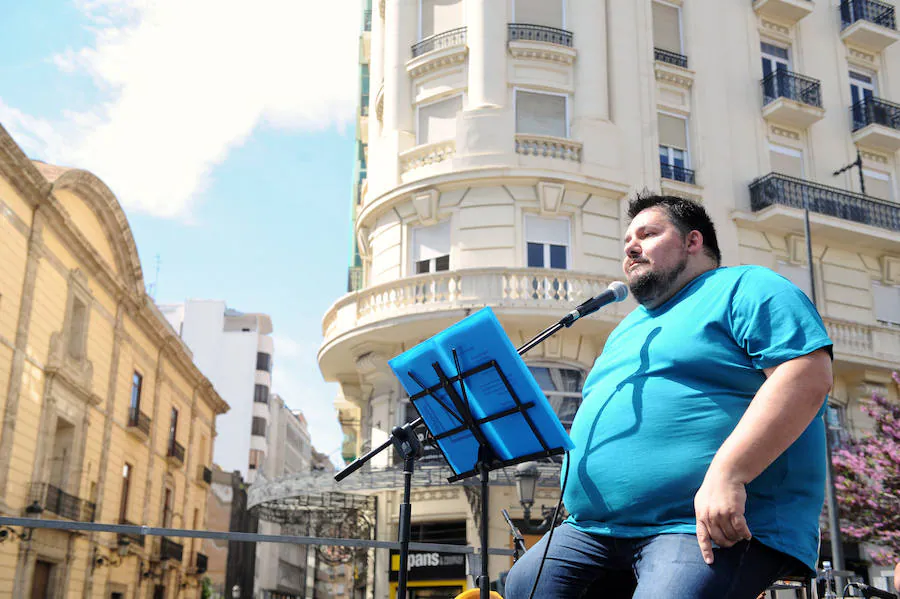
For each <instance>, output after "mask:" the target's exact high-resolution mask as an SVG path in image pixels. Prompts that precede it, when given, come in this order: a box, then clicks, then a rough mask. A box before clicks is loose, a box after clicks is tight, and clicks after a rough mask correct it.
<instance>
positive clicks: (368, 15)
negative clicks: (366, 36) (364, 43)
mask: <svg viewBox="0 0 900 599" xmlns="http://www.w3.org/2000/svg"><path fill="white" fill-rule="evenodd" d="M363 31H372V11H371V10H367V11H365V12H363Z"/></svg>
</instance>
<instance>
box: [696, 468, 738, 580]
mask: <svg viewBox="0 0 900 599" xmlns="http://www.w3.org/2000/svg"><path fill="white" fill-rule="evenodd" d="M746 502H747V491H746V489H744V483H742V482H740V481H738V480H734V479H731V478H729V477H728V476H726V475H724V474H722V473H720V472H717V471H715V470H713V469H712V468H710V470H709V471H707V473H706V477H705V478H704V479H703V484H702V485H700V490H699V491H697V494H696V495H695V496H694V512H695V513H696V515H697V542H698V543H699V544H700V553H701V554H703V561H705V562H706V563H707V564H711V563H713V548H712V544H713V542H715V543H716V544H717V545H719V546H720V547H731V546H732V545H734V544H735V543H737V542H738V541H742V540H744V539H749V538H750V529H749V528H748V527H747V520H745V519H744V505H745V504H746Z"/></svg>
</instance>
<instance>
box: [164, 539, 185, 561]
mask: <svg viewBox="0 0 900 599" xmlns="http://www.w3.org/2000/svg"><path fill="white" fill-rule="evenodd" d="M183 557H184V546H183V545H181V544H180V543H176V542H175V541H172V540H171V539H168V538H166V537H160V538H159V561H161V562H163V561H166V560H169V559H171V560H175V561H176V562H180V561H181V560H182V558H183Z"/></svg>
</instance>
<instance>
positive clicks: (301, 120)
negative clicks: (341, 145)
mask: <svg viewBox="0 0 900 599" xmlns="http://www.w3.org/2000/svg"><path fill="white" fill-rule="evenodd" d="M76 5H77V6H78V8H79V9H81V10H82V12H83V13H84V14H85V15H86V16H87V17H88V19H89V20H90V23H91V31H92V32H93V33H94V39H93V42H92V43H91V44H90V45H88V46H86V47H81V48H69V49H67V50H66V51H65V52H63V53H62V54H60V55H58V56H56V57H54V58H53V60H54V63H55V64H56V66H57V67H58V68H59V69H60V71H61V72H62V73H81V72H83V73H86V74H88V75H89V76H90V77H91V78H92V79H93V81H94V83H95V85H96V86H97V88H98V89H99V90H100V91H101V94H102V95H103V96H104V100H103V102H102V103H100V104H98V105H96V106H94V107H93V108H92V109H91V110H90V111H88V112H87V113H83V114H77V115H74V114H68V115H65V117H66V118H65V121H64V122H58V123H57V122H54V123H53V124H52V127H51V123H49V122H48V121H46V120H39V119H32V118H30V117H28V116H27V115H25V114H23V113H21V112H20V111H17V110H15V109H14V108H10V107H5V106H4V105H3V104H2V102H0V118H3V119H4V123H6V122H7V121H13V124H12V126H8V128H9V129H10V130H11V133H13V134H14V135H16V134H18V135H17V140H22V139H23V138H24V139H25V141H26V143H28V144H29V146H28V147H27V148H26V149H28V150H29V151H32V152H37V153H39V154H40V155H41V156H45V157H46V158H47V159H48V160H51V161H54V162H60V163H63V164H67V165H72V166H78V167H82V168H87V169H89V170H91V171H93V172H94V173H96V174H97V175H98V176H100V178H102V179H103V180H104V181H105V182H106V183H107V184H108V185H109V186H110V187H111V188H112V189H113V191H114V192H116V194H117V196H118V197H119V199H120V201H122V203H123V204H125V205H126V206H128V207H130V208H133V209H137V210H141V211H144V212H148V213H151V214H155V215H159V216H178V215H184V214H186V212H187V211H188V210H189V208H190V206H191V203H192V201H193V198H194V197H196V196H197V195H198V194H199V193H201V192H202V191H203V189H204V188H205V186H206V185H207V184H208V179H209V176H210V173H211V172H212V170H213V169H214V168H215V166H216V165H218V164H219V163H221V162H222V161H223V160H224V159H225V157H226V156H227V154H228V152H229V150H231V149H232V148H234V147H236V146H239V145H240V144H241V143H242V142H243V141H244V140H245V139H246V138H247V137H248V136H249V135H250V134H251V133H252V132H253V130H254V129H256V128H257V127H259V126H260V125H263V124H265V125H269V126H272V127H278V128H290V129H297V130H315V129H322V128H326V127H330V126H335V125H336V126H338V127H342V126H345V125H347V124H348V123H349V122H350V121H351V120H352V119H353V116H354V111H355V106H356V102H357V98H356V96H357V87H358V82H357V62H358V52H359V50H358V35H359V17H358V14H359V3H358V2H357V1H356V0H329V1H327V2H321V1H318V0H256V1H255V2H247V1H246V0H152V1H150V0H76ZM61 76H63V75H61ZM38 150H40V151H38Z"/></svg>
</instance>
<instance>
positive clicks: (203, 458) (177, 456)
mask: <svg viewBox="0 0 900 599" xmlns="http://www.w3.org/2000/svg"><path fill="white" fill-rule="evenodd" d="M0 393H2V395H0V400H2V401H0V407H2V411H3V419H2V421H0V514H2V515H4V516H8V517H22V516H25V517H40V518H42V519H45V520H67V521H93V522H98V523H106V524H119V523H126V524H140V525H147V526H163V527H172V528H198V529H200V528H204V526H205V523H206V505H207V495H208V493H209V480H210V476H211V474H210V465H211V461H212V447H213V439H214V437H215V418H216V415H217V414H222V413H224V412H225V411H226V410H227V409H228V406H227V404H226V403H225V402H224V401H223V400H222V399H221V398H220V397H219V395H218V394H217V393H216V392H215V390H214V389H213V387H212V385H211V384H210V382H209V381H208V380H207V379H206V377H204V376H203V374H202V373H201V372H200V371H199V370H198V369H197V368H196V366H195V365H194V364H193V362H192V358H191V353H190V350H188V348H187V347H186V346H185V345H184V344H183V343H182V342H181V340H180V339H179V337H178V335H177V333H176V332H175V331H173V330H172V329H171V327H170V326H169V325H168V324H167V323H166V321H165V319H164V318H163V317H162V316H161V315H160V314H159V312H158V311H157V309H156V307H155V305H154V303H153V301H152V300H151V299H150V298H149V296H147V295H146V293H145V291H144V281H143V278H142V274H141V266H140V261H139V259H138V254H137V249H136V247H135V244H134V239H133V238H132V234H131V231H130V228H129V226H128V223H127V220H126V218H125V214H124V212H123V211H122V208H121V206H120V205H119V202H118V200H117V199H116V197H115V196H114V195H113V193H112V192H111V191H110V190H109V188H108V187H106V185H105V184H104V183H103V182H102V181H101V180H100V179H98V178H97V177H95V176H94V175H92V174H91V173H89V172H86V171H83V170H77V169H64V168H60V167H55V166H50V165H47V164H43V163H40V162H32V161H30V160H29V159H28V158H27V157H26V156H25V154H24V153H23V152H22V150H21V149H20V148H19V147H18V146H17V145H16V143H15V141H14V140H13V139H12V138H11V137H10V135H9V134H8V133H7V132H6V130H5V129H3V128H2V127H0ZM3 532H4V533H5V534H2V535H0V536H2V542H0V597H15V598H17V599H18V598H23V597H26V598H31V597H40V598H44V597H48V598H54V599H56V598H63V597H65V598H75V597H78V598H88V597H90V598H104V599H105V598H115V599H126V598H128V599H131V598H141V599H144V598H146V599H151V598H153V599H156V598H160V599H174V598H176V597H179V598H190V597H199V596H200V586H199V585H200V581H201V579H202V572H203V570H204V569H205V561H206V558H205V556H203V555H202V554H201V553H199V548H200V543H199V540H191V539H174V538H172V539H169V538H163V537H149V536H148V537H140V536H134V537H125V536H117V535H115V534H113V533H95V532H68V531H63V530H50V529H35V530H27V529H26V530H24V531H23V530H22V529H15V528H14V529H4V531H3Z"/></svg>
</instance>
